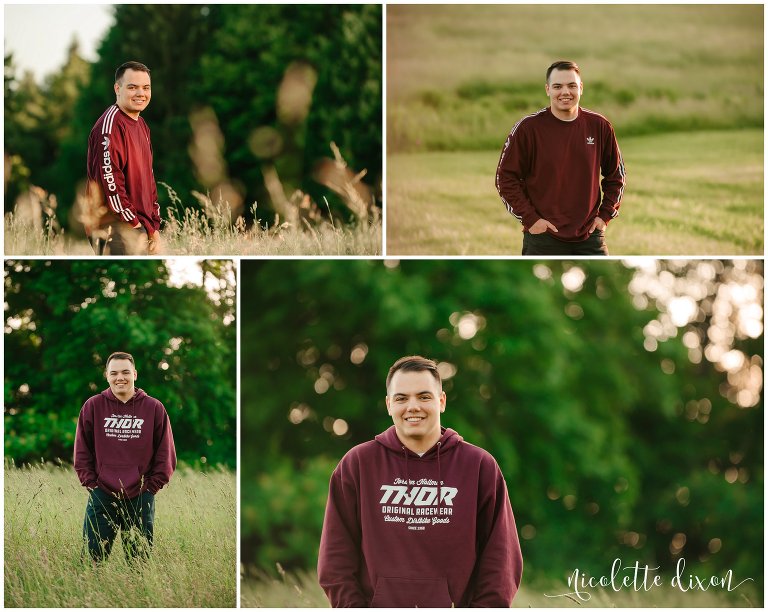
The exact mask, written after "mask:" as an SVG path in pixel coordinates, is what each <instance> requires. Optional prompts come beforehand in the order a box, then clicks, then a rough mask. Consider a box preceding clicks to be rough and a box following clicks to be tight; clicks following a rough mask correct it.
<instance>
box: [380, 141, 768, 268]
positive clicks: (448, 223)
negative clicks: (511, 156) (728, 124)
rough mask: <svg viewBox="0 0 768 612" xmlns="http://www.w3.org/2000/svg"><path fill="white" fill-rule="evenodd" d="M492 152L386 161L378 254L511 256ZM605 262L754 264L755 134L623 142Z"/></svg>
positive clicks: (759, 177)
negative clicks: (621, 181) (617, 258)
mask: <svg viewBox="0 0 768 612" xmlns="http://www.w3.org/2000/svg"><path fill="white" fill-rule="evenodd" d="M505 137H506V134H504V135H502V136H501V138H500V140H499V142H498V147H497V148H496V149H495V150H493V151H482V152H477V151H469V152H468V151H461V152H454V153H447V152H429V153H401V154H395V155H389V156H388V161H387V254H388V255H413V254H429V255H519V254H520V250H521V248H522V233H521V226H520V224H519V223H518V222H517V220H516V219H515V218H514V217H512V216H511V215H510V214H509V213H508V212H507V211H506V209H505V208H504V205H503V204H502V202H501V200H500V198H499V195H498V193H497V192H496V188H495V186H494V179H495V172H496V165H497V164H498V160H499V154H500V152H501V147H502V145H503V140H504V138H505ZM619 145H620V147H621V150H622V154H623V156H624V161H625V164H626V168H627V187H626V191H625V196H624V200H623V203H622V207H621V212H620V215H619V216H618V217H617V218H616V219H615V220H613V221H612V222H611V223H610V224H609V226H608V231H607V233H606V240H607V243H608V248H609V250H610V252H611V254H612V255H661V256H666V255H683V254H685V255H701V256H716V255H762V253H763V132H762V130H731V131H713V132H692V133H672V134H664V135H655V136H643V137H634V138H624V137H622V136H621V135H619Z"/></svg>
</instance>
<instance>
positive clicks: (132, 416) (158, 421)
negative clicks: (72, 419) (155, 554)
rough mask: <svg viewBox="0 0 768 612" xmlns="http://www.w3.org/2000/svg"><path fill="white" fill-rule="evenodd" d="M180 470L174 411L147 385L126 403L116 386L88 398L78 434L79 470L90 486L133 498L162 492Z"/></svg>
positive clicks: (79, 421) (76, 437)
mask: <svg viewBox="0 0 768 612" xmlns="http://www.w3.org/2000/svg"><path fill="white" fill-rule="evenodd" d="M175 469H176V449H175V447H174V445H173V432H172V431H171V422H170V420H169V419H168V413H167V412H166V411H165V408H164V407H163V405H162V404H161V403H160V402H159V401H158V400H156V399H155V398H153V397H150V396H149V395H147V394H146V393H144V391H142V390H141V389H136V392H135V393H134V395H133V397H132V398H131V399H130V400H128V401H127V402H126V403H123V402H121V401H120V400H119V399H117V398H116V397H115V396H114V394H113V393H112V390H111V389H106V390H105V391H102V392H101V393H100V394H99V395H94V396H93V397H91V398H90V399H88V400H87V401H86V402H85V404H83V408H82V410H81V411H80V418H79V419H78V420H77V435H76V436H75V471H76V472H77V476H78V478H79V479H80V482H81V483H82V485H83V486H84V487H88V488H89V489H92V488H94V487H99V488H100V489H102V490H104V491H107V492H110V493H120V492H121V491H123V492H124V494H125V496H126V497H128V498H133V497H136V496H137V495H139V494H140V493H143V492H144V491H149V492H150V493H153V494H154V493H157V492H158V491H159V490H160V489H162V488H163V486H164V485H166V484H168V481H169V480H170V478H171V474H173V471H174V470H175Z"/></svg>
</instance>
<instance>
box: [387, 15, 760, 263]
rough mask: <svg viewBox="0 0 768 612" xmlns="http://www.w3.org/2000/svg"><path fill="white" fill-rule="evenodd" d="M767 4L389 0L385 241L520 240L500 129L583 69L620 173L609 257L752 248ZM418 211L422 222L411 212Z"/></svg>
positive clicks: (756, 233) (755, 245)
mask: <svg viewBox="0 0 768 612" xmlns="http://www.w3.org/2000/svg"><path fill="white" fill-rule="evenodd" d="M763 13H764V7H763V6H762V5H759V4H758V5H733V4H720V5H717V4H714V5H712V4H709V5H669V4H657V5H643V4H633V5H627V4H623V5H622V4H618V5H617V4H601V5H578V6H560V5H546V4H544V5H531V4H527V5H526V4H514V5H500V4H499V5H448V6H435V5H432V6H430V5H390V6H388V7H387V211H388V213H389V214H388V219H387V253H388V254H389V255H393V254H430V255H431V254H460V255H463V254H508V253H513V254H514V253H519V252H520V245H521V244H522V235H521V226H520V224H519V223H518V222H517V221H516V220H515V219H514V218H513V217H512V216H511V215H510V214H509V213H508V212H507V211H506V209H505V207H504V205H503V204H502V202H501V200H500V198H499V195H498V193H497V191H496V189H495V186H494V179H495V174H496V167H497V165H498V162H499V156H500V153H501V150H502V147H503V146H504V142H505V140H506V138H507V135H508V134H509V132H510V131H511V129H512V127H513V126H514V125H515V124H516V123H517V121H519V120H520V119H521V118H522V117H525V116H526V115H529V114H531V113H533V112H536V111H538V110H540V109H541V108H544V107H546V106H548V105H549V100H548V98H547V96H546V94H545V92H544V82H545V73H546V70H547V68H548V67H549V66H550V64H552V62H554V61H557V60H561V59H565V60H571V61H575V62H576V63H577V64H578V65H579V67H580V68H581V77H582V81H583V83H584V93H583V95H582V98H581V105H582V106H583V107H584V108H587V109H590V110H592V111H595V112H598V113H600V114H602V115H605V116H606V117H607V118H608V120H609V121H610V122H611V123H612V124H613V127H614V129H615V131H616V135H617V138H618V142H619V146H620V148H621V151H622V154H623V158H624V162H625V166H626V170H627V185H626V191H625V196H624V202H623V205H622V208H621V212H620V215H619V217H618V218H617V219H616V220H615V221H613V222H611V223H610V224H609V228H608V234H607V235H608V246H609V248H611V249H612V253H614V254H618V255H636V254H640V255H694V254H695V255H706V256H713V255H726V256H731V255H740V254H747V255H750V254H751V255H758V256H760V255H762V253H763V227H764V224H763V106H764V95H763V90H764V89H763V46H764V45H763V40H764V36H763V34H764V32H763ZM415 215H418V218H419V219H420V220H421V221H422V222H421V223H418V224H417V223H413V222H412V219H413V218H414V216H415Z"/></svg>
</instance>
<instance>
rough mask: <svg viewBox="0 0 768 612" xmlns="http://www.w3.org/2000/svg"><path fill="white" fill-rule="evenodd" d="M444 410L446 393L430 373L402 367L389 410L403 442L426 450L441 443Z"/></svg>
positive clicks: (389, 397)
mask: <svg viewBox="0 0 768 612" xmlns="http://www.w3.org/2000/svg"><path fill="white" fill-rule="evenodd" d="M444 410H445V393H444V392H443V390H442V389H441V388H440V383H438V382H437V380H436V379H435V377H434V376H432V374H431V373H430V372H428V371H426V370H424V371H421V372H405V371H403V370H398V371H397V372H395V374H394V376H392V380H391V381H390V383H389V389H388V395H387V411H388V412H389V415H390V416H391V417H392V421H393V422H394V424H395V429H396V431H397V436H398V437H399V438H400V441H401V442H402V443H403V444H405V445H406V446H408V447H409V448H411V450H414V449H417V451H418V452H425V451H427V450H429V448H430V447H431V446H432V444H434V443H436V442H437V440H438V439H439V438H440V413H441V412H443V411H444ZM424 445H426V448H424Z"/></svg>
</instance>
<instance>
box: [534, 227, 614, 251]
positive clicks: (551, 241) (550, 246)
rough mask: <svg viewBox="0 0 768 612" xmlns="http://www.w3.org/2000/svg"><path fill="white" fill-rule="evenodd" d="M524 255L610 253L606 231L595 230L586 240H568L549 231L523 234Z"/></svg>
mask: <svg viewBox="0 0 768 612" xmlns="http://www.w3.org/2000/svg"><path fill="white" fill-rule="evenodd" d="M523 255H608V247H607V246H606V245H605V231H604V230H603V231H599V230H595V231H594V232H592V234H591V235H590V236H589V238H587V239H586V240H582V241H581V242H566V241H565V240H558V239H557V238H555V237H554V236H552V235H551V234H548V233H546V232H545V233H543V234H530V233H528V232H525V233H524V234H523Z"/></svg>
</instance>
